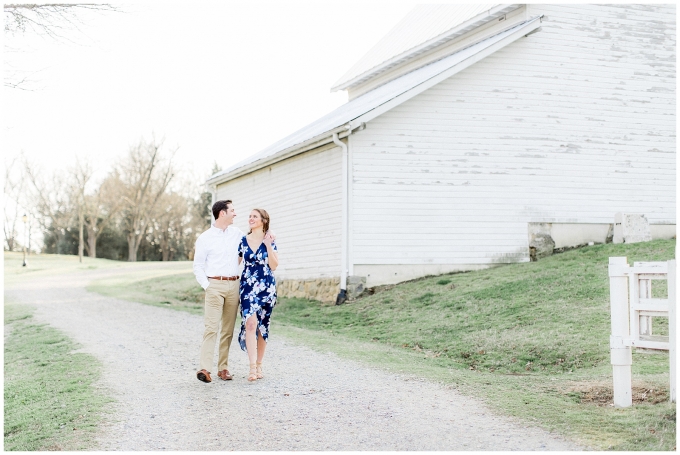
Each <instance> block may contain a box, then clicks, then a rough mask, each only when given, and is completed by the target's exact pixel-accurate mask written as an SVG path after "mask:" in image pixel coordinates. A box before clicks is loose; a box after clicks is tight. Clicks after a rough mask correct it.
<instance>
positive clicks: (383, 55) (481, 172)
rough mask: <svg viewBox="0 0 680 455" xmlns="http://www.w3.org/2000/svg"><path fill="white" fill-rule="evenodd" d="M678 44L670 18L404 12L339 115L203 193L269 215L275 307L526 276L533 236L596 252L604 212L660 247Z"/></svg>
mask: <svg viewBox="0 0 680 455" xmlns="http://www.w3.org/2000/svg"><path fill="white" fill-rule="evenodd" d="M675 27H676V26H675V6H674V5H628V4H625V5H576V4H574V5H535V4H531V5H426V6H420V7H417V8H416V9H414V10H413V11H412V12H411V13H410V14H409V15H408V16H407V17H406V18H404V19H403V20H402V22H400V23H399V24H398V25H397V26H396V27H395V28H394V29H393V30H392V31H391V32H390V33H389V34H388V35H387V36H385V37H384V38H383V39H382V40H381V41H380V42H378V43H377V44H376V45H375V47H374V48H373V49H371V50H370V51H369V52H368V53H367V54H366V55H365V56H364V57H363V58H362V59H360V60H359V61H358V62H357V63H356V65H354V67H352V68H351V69H350V70H349V71H348V72H347V73H346V74H345V75H344V76H343V77H342V78H340V80H339V81H338V82H337V83H336V84H335V85H334V87H333V88H332V90H346V91H347V93H348V98H349V101H348V102H347V103H346V104H345V105H343V106H341V107H339V108H338V109H336V110H335V111H333V112H331V113H329V114H328V115H326V116H324V117H322V118H320V119H318V120H317V121H316V122H314V123H312V124H310V125H308V126H306V127H304V128H302V129H301V130H299V131H296V132H294V133H293V134H291V135H290V136H288V137H285V138H283V139H281V140H280V141H279V142H276V143H275V144H272V145H271V146H270V147H268V148H266V149H264V150H262V151H261V152H259V153H258V154H256V155H254V156H251V157H249V158H247V159H246V160H244V161H243V162H241V163H238V164H237V165H235V166H233V167H231V168H229V169H226V170H224V171H222V172H220V173H218V174H216V175H214V176H212V177H211V178H210V179H209V180H208V182H207V183H208V185H209V187H210V188H211V190H212V191H213V197H214V198H216V199H233V200H234V201H237V207H238V208H239V210H240V211H241V213H247V212H248V211H249V210H250V209H251V208H254V207H263V208H265V209H267V210H268V211H269V212H270V215H271V217H272V225H273V229H274V230H275V232H276V234H277V236H278V241H277V243H278V245H279V247H280V251H281V252H280V255H281V265H280V267H279V269H278V270H277V272H276V273H277V278H278V279H279V282H280V285H279V292H280V294H282V295H288V296H304V297H310V298H316V299H319V300H322V301H332V300H334V299H335V296H336V295H337V294H338V292H339V290H340V288H342V289H345V287H346V281H347V277H348V276H349V277H351V279H350V280H349V281H350V282H351V283H356V282H359V281H362V280H364V279H365V285H366V286H369V287H371V286H376V285H382V284H390V283H396V282H400V281H404V280H408V279H413V278H416V277H420V276H425V275H436V274H440V273H446V272H450V271H462V270H474V269H479V268H485V267H489V266H492V265H494V264H501V263H510V262H524V261H529V260H530V257H529V242H530V238H531V235H533V234H534V233H535V232H539V231H540V232H544V233H548V234H549V235H551V236H552V238H553V239H554V241H555V247H556V248H559V247H563V246H569V245H577V244H580V243H585V242H588V241H595V242H604V241H605V238H606V237H607V235H608V231H609V230H610V229H611V225H612V223H613V221H614V214H615V213H616V212H626V213H642V214H645V216H646V217H647V219H648V220H649V222H650V224H651V228H652V236H653V237H657V238H658V237H667V238H670V237H672V236H674V235H675V222H676V221H675V175H676V172H675V147H676V145H675V125H676V99H675V96H676V95H675V84H676V82H675V58H676V57H675ZM272 184H273V185H275V187H276V188H277V191H276V192H275V193H272V192H271V191H270V189H269V188H270V185H272ZM245 218H246V217H245V216H242V217H241V220H240V222H241V223H243V226H242V228H244V229H245V221H246V220H245ZM237 220H238V218H237ZM237 224H238V223H237ZM350 290H351V289H350Z"/></svg>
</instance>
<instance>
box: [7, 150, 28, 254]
mask: <svg viewBox="0 0 680 455" xmlns="http://www.w3.org/2000/svg"><path fill="white" fill-rule="evenodd" d="M4 164H5V184H4V187H5V199H4V201H3V202H4V204H3V211H4V216H5V218H4V223H3V230H4V234H5V245H6V247H7V250H8V251H14V248H15V247H16V237H17V229H16V227H17V221H18V219H19V213H20V210H21V206H22V204H21V202H22V201H21V199H22V197H23V196H24V187H25V181H26V179H25V175H24V170H23V168H22V167H21V154H18V155H16V156H14V157H12V158H10V159H8V158H7V157H5V163H4Z"/></svg>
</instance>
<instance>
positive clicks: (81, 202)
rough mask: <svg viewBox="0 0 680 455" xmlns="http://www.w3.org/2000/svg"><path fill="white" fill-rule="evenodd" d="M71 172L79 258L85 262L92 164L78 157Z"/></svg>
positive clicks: (71, 191)
mask: <svg viewBox="0 0 680 455" xmlns="http://www.w3.org/2000/svg"><path fill="white" fill-rule="evenodd" d="M69 174H70V175H71V178H72V179H73V180H72V181H71V184H70V185H69V193H70V198H71V205H74V206H75V207H76V209H77V214H76V215H77V217H78V260H79V261H80V262H83V250H84V248H85V241H84V233H83V231H84V228H85V212H86V210H87V208H86V197H85V192H86V191H87V187H88V185H89V183H90V180H91V179H92V174H93V171H92V165H91V164H90V162H89V161H87V160H86V159H84V158H76V165H75V167H73V168H71V169H70V172H69Z"/></svg>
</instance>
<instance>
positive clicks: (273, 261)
mask: <svg viewBox="0 0 680 455" xmlns="http://www.w3.org/2000/svg"><path fill="white" fill-rule="evenodd" d="M272 241H273V238H272V236H271V235H270V234H269V233H267V234H266V235H265V236H264V239H262V242H263V243H264V246H266V247H267V256H268V257H269V259H268V262H269V268H270V269H272V272H273V271H274V270H276V267H278V266H279V256H278V254H277V252H276V250H274V248H273V247H272Z"/></svg>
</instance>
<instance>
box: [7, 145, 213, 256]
mask: <svg viewBox="0 0 680 455" xmlns="http://www.w3.org/2000/svg"><path fill="white" fill-rule="evenodd" d="M163 142H164V141H163V140H156V139H155V138H152V139H151V140H150V141H147V140H145V139H143V138H142V139H140V141H139V142H138V143H137V144H135V145H133V146H131V147H130V149H129V151H128V153H127V154H126V155H125V156H124V157H122V158H120V159H119V160H118V161H117V162H116V163H115V164H114V165H113V166H112V168H111V169H110V170H109V172H108V173H107V175H106V176H105V177H104V178H103V179H101V181H97V182H95V181H94V175H95V172H94V170H93V166H92V163H91V162H90V161H88V160H85V159H82V158H78V159H77V160H76V163H75V164H74V165H73V166H71V167H70V168H68V169H67V170H66V171H57V170H53V171H49V170H45V169H43V168H42V167H41V166H40V164H39V163H36V162H34V161H31V160H30V159H28V158H27V157H26V156H25V155H23V154H20V155H17V156H15V157H13V158H10V159H7V158H6V159H5V205H4V208H5V213H4V215H5V219H4V234H5V236H4V237H5V245H4V247H5V250H8V251H17V250H20V249H21V248H23V247H24V246H26V247H30V248H31V249H34V250H37V248H34V247H32V246H31V245H26V243H30V239H31V234H33V231H30V233H29V235H28V236H27V237H28V239H26V238H25V237H26V236H22V235H21V229H22V221H21V218H22V213H29V214H30V218H31V221H32V222H35V223H37V226H33V227H32V228H33V229H34V230H35V229H36V228H37V230H38V231H39V234H41V235H42V248H40V250H41V251H42V252H44V253H56V254H74V255H80V256H83V255H85V254H86V255H87V256H89V257H93V258H94V257H99V258H107V259H115V260H127V261H138V260H142V261H160V260H162V261H173V260H191V259H193V253H194V245H195V242H196V238H197V237H198V235H199V234H200V233H201V232H203V231H205V230H206V229H207V228H208V227H209V226H210V221H211V216H210V203H211V194H210V193H209V192H206V191H205V190H204V189H202V188H203V182H204V181H205V178H204V177H207V175H206V176H201V177H200V178H196V177H195V176H192V175H186V173H184V174H183V173H182V172H178V169H177V166H176V164H175V163H174V162H173V157H174V152H175V151H173V150H167V148H166V147H164V143H163ZM218 170H219V168H218V167H217V164H215V166H214V167H213V169H212V171H213V173H214V172H217V171H218ZM20 239H21V240H22V241H23V243H24V244H20V243H21V242H19V240H20Z"/></svg>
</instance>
